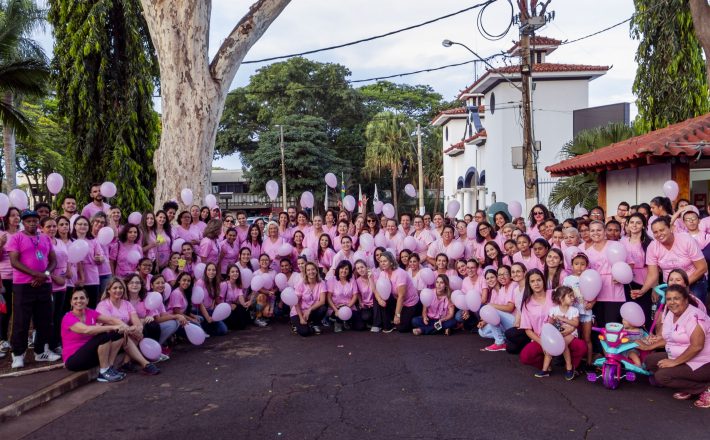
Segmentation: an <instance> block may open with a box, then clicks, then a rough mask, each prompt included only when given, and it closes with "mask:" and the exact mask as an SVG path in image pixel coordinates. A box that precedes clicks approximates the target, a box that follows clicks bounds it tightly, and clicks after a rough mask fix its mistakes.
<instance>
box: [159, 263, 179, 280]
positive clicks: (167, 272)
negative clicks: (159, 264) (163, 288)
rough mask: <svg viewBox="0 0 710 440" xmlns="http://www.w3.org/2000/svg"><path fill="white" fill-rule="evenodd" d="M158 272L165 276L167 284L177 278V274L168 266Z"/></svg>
mask: <svg viewBox="0 0 710 440" xmlns="http://www.w3.org/2000/svg"><path fill="white" fill-rule="evenodd" d="M160 274H161V275H162V276H163V277H164V278H165V282H166V283H168V284H172V283H173V281H175V280H176V279H177V274H176V273H175V271H174V270H172V269H170V268H169V267H166V268H165V269H163V271H162V272H160Z"/></svg>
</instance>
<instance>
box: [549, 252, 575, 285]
mask: <svg viewBox="0 0 710 440" xmlns="http://www.w3.org/2000/svg"><path fill="white" fill-rule="evenodd" d="M543 273H544V274H545V279H546V280H547V288H548V289H549V290H555V289H557V288H558V287H559V286H561V285H562V281H563V280H564V279H565V277H566V276H567V275H568V274H569V273H568V272H567V270H565V257H564V255H562V251H561V250H559V249H557V248H552V249H550V250H549V251H548V252H547V255H546V256H545V268H544V270H543Z"/></svg>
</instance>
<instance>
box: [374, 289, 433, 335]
mask: <svg viewBox="0 0 710 440" xmlns="http://www.w3.org/2000/svg"><path fill="white" fill-rule="evenodd" d="M396 307H397V299H396V298H395V297H394V296H390V297H389V298H388V299H387V301H386V302H385V306H384V307H381V306H380V303H378V302H377V300H375V302H374V308H375V317H374V319H373V322H372V325H374V326H375V327H380V328H383V329H385V330H389V329H391V328H392V321H393V319H394V315H395V313H394V312H395V309H396ZM420 307H421V303H418V304H417V305H415V306H411V307H406V306H402V312H401V313H400V315H401V316H400V318H399V325H397V330H398V331H399V332H400V333H406V332H410V331H411V330H412V318H414V317H415V316H417V315H420V314H421V308H420Z"/></svg>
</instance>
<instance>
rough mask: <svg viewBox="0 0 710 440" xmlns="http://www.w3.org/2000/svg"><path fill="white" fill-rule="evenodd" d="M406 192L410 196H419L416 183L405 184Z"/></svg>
mask: <svg viewBox="0 0 710 440" xmlns="http://www.w3.org/2000/svg"><path fill="white" fill-rule="evenodd" d="M404 193H405V194H407V195H408V196H409V197H416V196H417V190H416V189H415V188H414V185H412V184H411V183H408V184H406V185H404Z"/></svg>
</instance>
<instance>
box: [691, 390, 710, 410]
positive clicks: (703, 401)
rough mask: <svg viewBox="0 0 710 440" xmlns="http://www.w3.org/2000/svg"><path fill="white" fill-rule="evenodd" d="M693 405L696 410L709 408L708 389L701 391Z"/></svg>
mask: <svg viewBox="0 0 710 440" xmlns="http://www.w3.org/2000/svg"><path fill="white" fill-rule="evenodd" d="M693 405H695V407H696V408H710V389H707V390H705V391H703V393H702V394H701V395H700V397H699V398H698V400H696V401H695V403H693Z"/></svg>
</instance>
